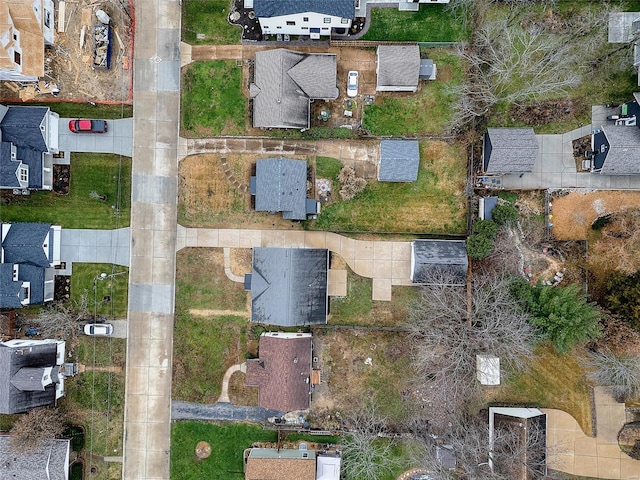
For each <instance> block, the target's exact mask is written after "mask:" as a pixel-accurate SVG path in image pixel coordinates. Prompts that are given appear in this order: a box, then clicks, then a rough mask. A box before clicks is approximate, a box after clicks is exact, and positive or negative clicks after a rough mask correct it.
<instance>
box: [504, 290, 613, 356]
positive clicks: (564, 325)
mask: <svg viewBox="0 0 640 480" xmlns="http://www.w3.org/2000/svg"><path fill="white" fill-rule="evenodd" d="M527 287H529V288H528V291H527ZM512 292H514V293H515V295H517V297H518V298H519V299H520V301H521V302H523V305H525V306H526V308H527V309H528V311H529V313H530V314H531V323H532V324H533V325H536V326H537V327H539V328H540V329H541V331H542V333H543V335H544V336H545V337H547V338H548V339H549V340H551V341H552V342H553V346H554V347H555V349H556V350H557V351H558V352H561V353H563V352H566V351H567V350H568V349H569V348H570V347H571V346H573V345H576V344H584V343H587V342H589V341H590V340H595V339H597V338H599V337H600V336H601V335H602V326H601V324H600V320H601V319H602V314H601V313H600V310H599V309H598V307H597V306H596V305H595V303H590V302H588V301H587V299H586V297H585V296H584V295H583V294H582V293H580V287H579V286H578V285H575V284H572V285H567V286H565V287H561V286H555V287H552V286H550V285H541V284H538V285H536V286H534V287H531V286H528V284H527V283H526V281H524V280H523V281H518V282H516V283H515V284H514V287H513V288H512Z"/></svg>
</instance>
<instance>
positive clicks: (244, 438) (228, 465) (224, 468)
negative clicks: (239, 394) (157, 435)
mask: <svg viewBox="0 0 640 480" xmlns="http://www.w3.org/2000/svg"><path fill="white" fill-rule="evenodd" d="M276 440H277V434H276V432H275V431H273V430H263V428H262V427H261V426H259V425H250V424H245V423H233V424H224V425H218V424H215V423H208V422H192V421H187V422H174V423H173V427H172V429H171V479H172V480H182V479H184V480H193V479H196V478H202V479H204V478H206V479H207V480H234V479H235V480H243V479H244V473H243V460H242V453H243V451H244V449H245V448H250V447H251V444H252V443H254V442H275V441H276ZM200 441H206V442H208V443H209V444H210V445H211V450H212V452H213V453H212V454H211V456H210V457H209V458H206V459H204V460H198V459H197V458H196V456H195V453H194V452H195V448H196V445H197V443H198V442H200Z"/></svg>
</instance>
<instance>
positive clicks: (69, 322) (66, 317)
mask: <svg viewBox="0 0 640 480" xmlns="http://www.w3.org/2000/svg"><path fill="white" fill-rule="evenodd" d="M87 298H88V292H87V291H85V292H84V293H83V294H82V295H80V298H79V299H78V300H77V301H73V302H56V303H53V304H52V305H50V306H47V307H45V308H43V309H42V311H41V312H40V314H39V315H38V316H37V317H35V318H33V319H30V324H31V325H33V326H36V327H38V328H39V329H40V333H41V334H42V336H44V337H47V338H61V339H65V340H67V341H68V342H69V343H70V344H73V343H74V341H75V339H76V338H77V335H78V332H79V330H80V326H81V324H82V322H84V321H86V319H87V318H88V317H89V316H90V314H89V308H88V303H87Z"/></svg>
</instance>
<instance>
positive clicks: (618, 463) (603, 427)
mask: <svg viewBox="0 0 640 480" xmlns="http://www.w3.org/2000/svg"><path fill="white" fill-rule="evenodd" d="M594 404H595V417H596V418H595V420H596V432H597V436H596V437H595V438H593V437H588V436H587V435H585V434H584V432H583V431H582V429H581V428H580V426H579V425H578V422H576V420H575V419H574V418H573V417H572V416H571V415H569V414H568V413H567V412H563V411H562V410H553V409H543V411H544V412H545V413H546V414H547V447H548V449H549V457H548V459H547V460H548V464H549V467H550V468H553V469H556V470H560V471H563V472H567V473H571V474H573V475H581V476H586V477H596V478H608V479H620V480H638V479H640V461H638V460H634V459H632V458H631V457H629V456H628V455H626V454H625V453H623V452H622V450H620V447H619V445H618V432H619V431H620V429H621V428H622V426H623V425H624V424H625V407H624V403H618V402H616V401H615V399H614V398H613V397H612V396H611V394H610V393H609V391H608V389H606V388H604V387H596V388H594Z"/></svg>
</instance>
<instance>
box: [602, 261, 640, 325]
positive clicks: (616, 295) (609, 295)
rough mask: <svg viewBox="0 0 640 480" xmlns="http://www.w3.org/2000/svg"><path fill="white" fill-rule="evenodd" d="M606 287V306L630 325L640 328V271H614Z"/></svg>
mask: <svg viewBox="0 0 640 480" xmlns="http://www.w3.org/2000/svg"><path fill="white" fill-rule="evenodd" d="M606 288H607V292H606V294H605V297H604V305H605V307H606V308H608V309H609V310H611V311H612V312H613V313H617V314H618V315H620V316H621V317H622V318H623V319H624V320H625V321H626V322H627V324H628V325H629V326H630V327H632V328H636V329H640V272H636V273H634V274H633V275H624V274H622V273H619V272H616V273H613V274H612V275H611V276H610V277H609V279H608V280H607V284H606Z"/></svg>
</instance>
